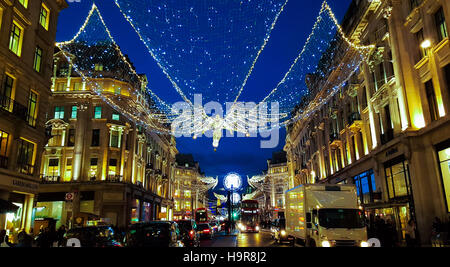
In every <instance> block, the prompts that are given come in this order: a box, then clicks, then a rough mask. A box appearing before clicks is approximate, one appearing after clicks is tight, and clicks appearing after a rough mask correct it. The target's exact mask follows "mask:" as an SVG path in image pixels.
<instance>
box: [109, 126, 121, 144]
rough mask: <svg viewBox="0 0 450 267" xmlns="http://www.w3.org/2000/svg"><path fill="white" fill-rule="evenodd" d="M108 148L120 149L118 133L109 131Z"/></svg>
mask: <svg viewBox="0 0 450 267" xmlns="http://www.w3.org/2000/svg"><path fill="white" fill-rule="evenodd" d="M110 147H114V148H120V131H116V130H111V140H110Z"/></svg>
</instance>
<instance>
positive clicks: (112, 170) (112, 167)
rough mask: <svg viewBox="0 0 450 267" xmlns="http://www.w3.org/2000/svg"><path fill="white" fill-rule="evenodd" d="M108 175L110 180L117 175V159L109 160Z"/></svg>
mask: <svg viewBox="0 0 450 267" xmlns="http://www.w3.org/2000/svg"><path fill="white" fill-rule="evenodd" d="M108 175H109V177H110V178H114V177H115V176H116V175H117V159H110V160H109V169H108Z"/></svg>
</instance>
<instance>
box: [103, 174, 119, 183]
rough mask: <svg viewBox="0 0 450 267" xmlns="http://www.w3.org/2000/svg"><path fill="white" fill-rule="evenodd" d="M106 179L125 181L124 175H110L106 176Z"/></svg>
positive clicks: (113, 181) (108, 180)
mask: <svg viewBox="0 0 450 267" xmlns="http://www.w3.org/2000/svg"><path fill="white" fill-rule="evenodd" d="M106 181H107V182H111V183H120V182H122V181H123V176H122V175H108V177H106Z"/></svg>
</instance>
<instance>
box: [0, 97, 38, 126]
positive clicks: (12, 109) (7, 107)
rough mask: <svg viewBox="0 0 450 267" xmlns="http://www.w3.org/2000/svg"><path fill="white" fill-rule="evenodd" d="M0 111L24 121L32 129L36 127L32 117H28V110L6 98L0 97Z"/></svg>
mask: <svg viewBox="0 0 450 267" xmlns="http://www.w3.org/2000/svg"><path fill="white" fill-rule="evenodd" d="M0 109H2V110H4V111H6V112H9V113H11V114H13V115H14V116H16V117H17V118H19V119H22V120H24V121H25V122H27V123H28V124H29V125H30V126H32V127H35V126H36V119H35V118H34V117H33V116H30V114H29V113H28V108H27V107H25V106H24V105H22V104H19V103H18V102H16V101H15V100H14V99H12V98H10V97H8V96H5V95H0Z"/></svg>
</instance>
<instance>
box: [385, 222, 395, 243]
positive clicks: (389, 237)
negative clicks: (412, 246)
mask: <svg viewBox="0 0 450 267" xmlns="http://www.w3.org/2000/svg"><path fill="white" fill-rule="evenodd" d="M397 241H398V239H397V230H396V227H395V224H394V222H393V221H392V220H391V219H390V218H389V219H387V221H386V226H385V231H384V242H385V247H388V248H391V247H395V246H396V245H397Z"/></svg>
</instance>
